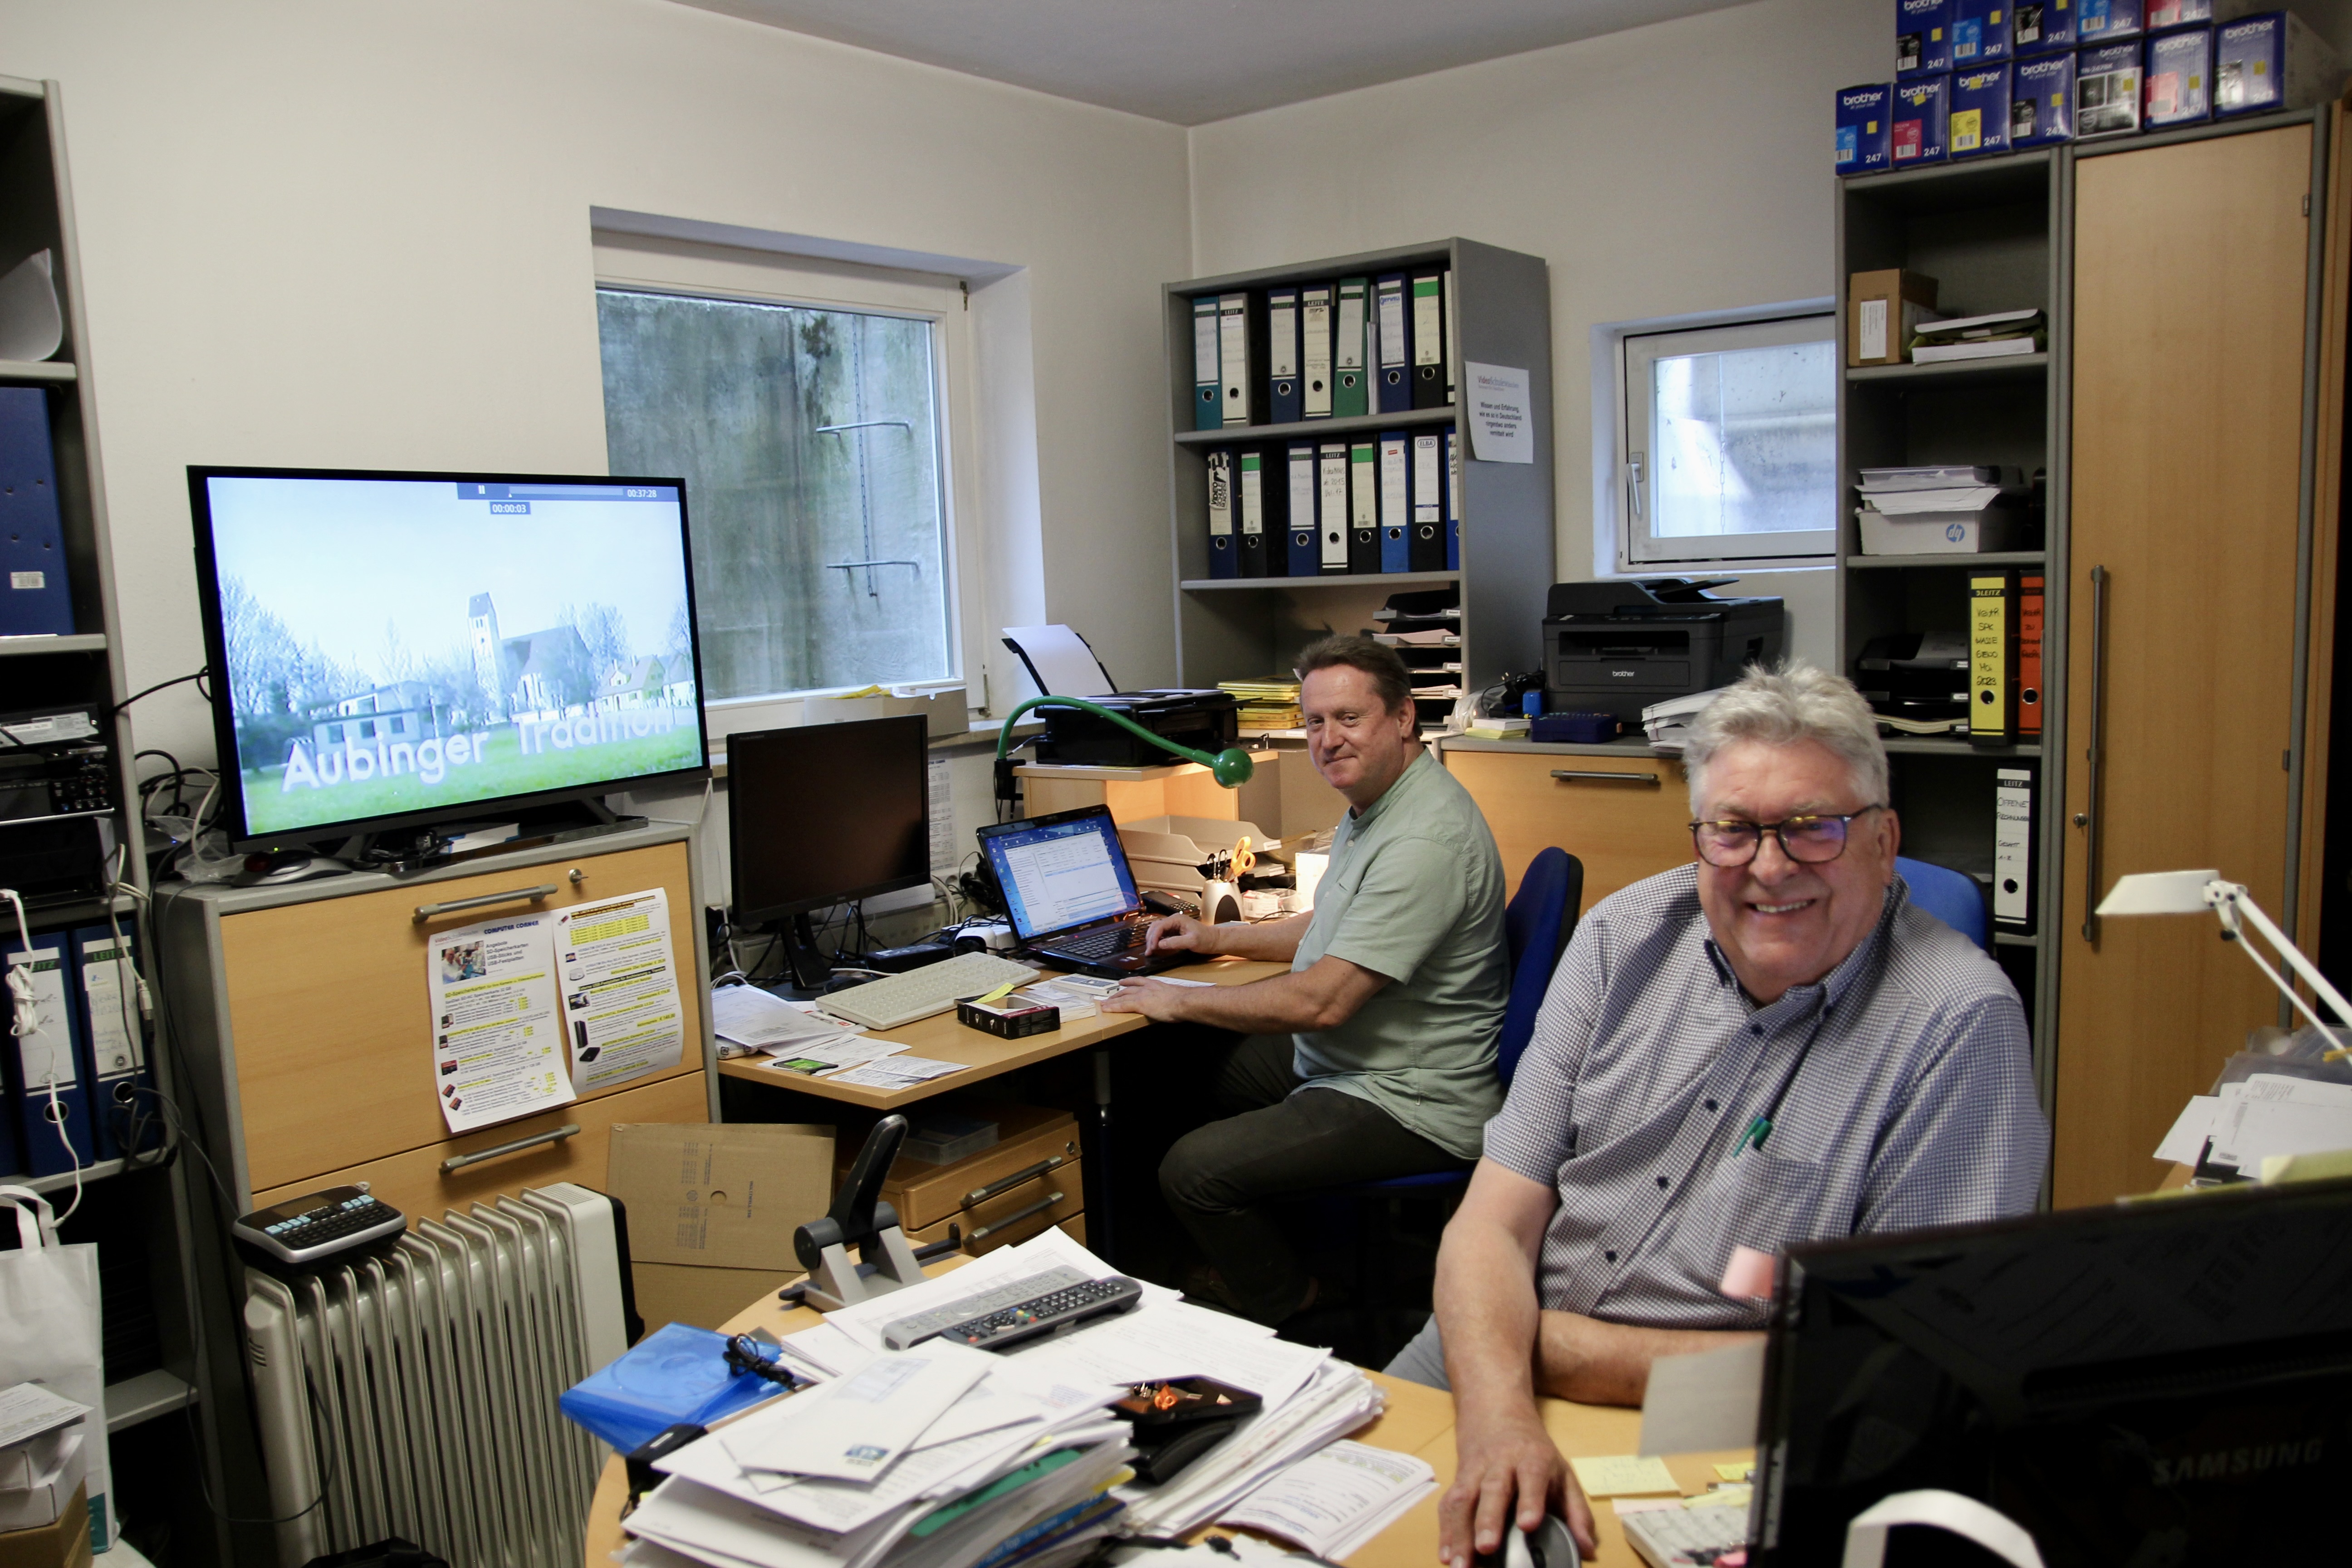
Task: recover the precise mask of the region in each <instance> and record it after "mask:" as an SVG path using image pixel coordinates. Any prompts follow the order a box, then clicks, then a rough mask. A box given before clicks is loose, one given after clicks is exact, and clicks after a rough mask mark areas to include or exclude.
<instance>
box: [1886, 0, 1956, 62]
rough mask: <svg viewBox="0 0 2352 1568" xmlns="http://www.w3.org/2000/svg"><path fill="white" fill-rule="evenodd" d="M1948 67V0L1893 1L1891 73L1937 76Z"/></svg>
mask: <svg viewBox="0 0 2352 1568" xmlns="http://www.w3.org/2000/svg"><path fill="white" fill-rule="evenodd" d="M1951 68H1952V0H1895V75H1896V76H1898V77H1904V78H1909V77H1915V76H1941V75H1943V74H1944V73H1945V72H1946V71H1948V70H1950V69H1951Z"/></svg>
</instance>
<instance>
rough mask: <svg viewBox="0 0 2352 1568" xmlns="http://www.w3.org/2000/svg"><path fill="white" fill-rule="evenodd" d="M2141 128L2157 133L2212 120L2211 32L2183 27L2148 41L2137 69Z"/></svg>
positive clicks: (2202, 28) (2209, 30)
mask: <svg viewBox="0 0 2352 1568" xmlns="http://www.w3.org/2000/svg"><path fill="white" fill-rule="evenodd" d="M2139 82H2140V115H2139V122H2140V124H2141V126H2142V127H2143V128H2145V129H2147V130H2149V131H2161V130H2164V129H2165V128H2167V127H2168V126H2173V125H2194V124H2197V123H2199V122H2200V121H2207V120H2210V119H2212V118H2213V29H2212V28H2210V27H2184V28H2182V29H2181V30H2180V31H2179V32H2177V33H2164V34H2160V35H2158V37H2153V38H2150V39H2148V41H2147V59H2146V61H2145V63H2144V64H2143V65H2142V66H2141V67H2140V79H2139Z"/></svg>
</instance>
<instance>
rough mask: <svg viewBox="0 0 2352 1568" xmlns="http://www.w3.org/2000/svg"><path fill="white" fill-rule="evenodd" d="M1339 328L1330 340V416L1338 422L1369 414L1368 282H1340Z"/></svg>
mask: <svg viewBox="0 0 2352 1568" xmlns="http://www.w3.org/2000/svg"><path fill="white" fill-rule="evenodd" d="M1370 335H1371V282H1370V279H1363V278H1342V279H1339V330H1338V331H1337V333H1336V334H1335V335H1334V336H1333V338H1332V340H1331V374H1332V375H1333V376H1334V377H1335V378H1336V379H1335V380H1334V382H1333V383H1332V387H1331V412H1332V414H1333V415H1335V416H1338V417H1339V418H1341V419H1348V418H1352V417H1354V416H1358V415H1362V414H1370V412H1371V411H1372V405H1371V392H1372V384H1371V364H1370V360H1368V359H1367V358H1366V357H1365V355H1366V352H1367V349H1368V347H1369V345H1370Z"/></svg>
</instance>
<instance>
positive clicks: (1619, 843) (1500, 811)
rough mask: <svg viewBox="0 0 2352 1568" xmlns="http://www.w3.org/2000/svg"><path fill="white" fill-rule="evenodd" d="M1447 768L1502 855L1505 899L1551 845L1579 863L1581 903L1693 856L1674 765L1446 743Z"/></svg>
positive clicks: (1609, 751) (1614, 752) (1617, 752)
mask: <svg viewBox="0 0 2352 1568" xmlns="http://www.w3.org/2000/svg"><path fill="white" fill-rule="evenodd" d="M1439 757H1440V760H1441V761H1443V762H1444V764H1445V768H1446V771H1447V772H1448V773H1452V774H1453V775H1454V777H1455V778H1456V779H1459V780H1460V781H1461V783H1462V786H1463V787H1464V788H1465V789H1466V790H1468V791H1469V792H1470V798H1471V799H1473V800H1475V801H1476V802H1477V803H1478V809H1479V810H1480V811H1481V812H1483V813H1484V814H1485V815H1486V826H1487V827H1488V829H1489V830H1491V831H1492V832H1493V833H1494V835H1495V847H1496V850H1498V851H1499V852H1500V853H1501V855H1502V858H1503V876H1504V879H1505V888H1506V892H1505V897H1508V896H1509V895H1510V894H1511V893H1516V892H1517V891H1518V889H1519V879H1520V878H1521V877H1522V876H1524V875H1525V874H1526V873H1527V868H1528V861H1530V860H1532V859H1534V858H1535V857H1536V854H1537V852H1538V850H1541V849H1545V848H1548V847H1551V846H1553V845H1558V846H1559V847H1560V848H1562V849H1565V850H1567V851H1568V852H1569V853H1570V854H1571V855H1573V856H1575V857H1576V858H1577V859H1578V860H1580V862H1582V863H1583V866H1584V905H1583V907H1584V908H1585V909H1588V910H1589V909H1591V907H1592V906H1593V905H1594V904H1596V903H1598V902H1599V901H1600V900H1602V899H1605V898H1607V897H1608V896H1609V895H1610V894H1612V893H1613V892H1615V891H1616V890H1617V889H1620V888H1622V887H1626V886H1629V885H1631V884H1632V883H1634V882H1638V881H1640V880H1641V879H1643V878H1644V877H1654V876H1656V875H1657V874H1658V873H1659V872H1661V871H1666V870H1671V869H1673V868H1675V867H1676V866H1681V865H1685V864H1687V863H1688V862H1689V860H1690V858H1691V841H1690V801H1689V795H1688V790H1687V788H1686V786H1685V782H1684V778H1683V769H1682V764H1681V763H1678V762H1676V761H1675V760H1674V759H1673V758H1671V757H1662V756H1659V755H1657V754H1656V753H1654V752H1650V751H1648V750H1647V749H1646V748H1645V749H1641V750H1636V749H1633V748H1632V747H1616V746H1609V747H1591V746H1587V747H1571V746H1547V745H1540V744H1538V743H1536V742H1527V741H1465V740H1448V741H1447V742H1445V743H1444V747H1443V748H1442V749H1441V751H1440V752H1439Z"/></svg>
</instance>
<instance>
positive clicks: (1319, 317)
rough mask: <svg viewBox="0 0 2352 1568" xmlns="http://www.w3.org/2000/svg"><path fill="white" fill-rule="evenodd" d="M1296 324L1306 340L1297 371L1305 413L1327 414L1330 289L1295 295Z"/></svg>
mask: <svg viewBox="0 0 2352 1568" xmlns="http://www.w3.org/2000/svg"><path fill="white" fill-rule="evenodd" d="M1298 301H1299V303H1298V324H1299V327H1300V329H1301V331H1303V332H1304V333H1305V336H1306V339H1307V343H1306V350H1305V352H1304V353H1302V354H1301V356H1300V357H1301V359H1302V360H1303V362H1304V363H1303V364H1302V366H1301V370H1300V374H1302V375H1303V376H1304V377H1305V378H1306V382H1307V387H1306V413H1307V418H1309V419H1323V418H1328V417H1329V416H1330V413H1331V290H1330V289H1328V287H1327V288H1321V289H1306V290H1304V291H1303V292H1301V293H1300V295H1299V296H1298Z"/></svg>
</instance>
